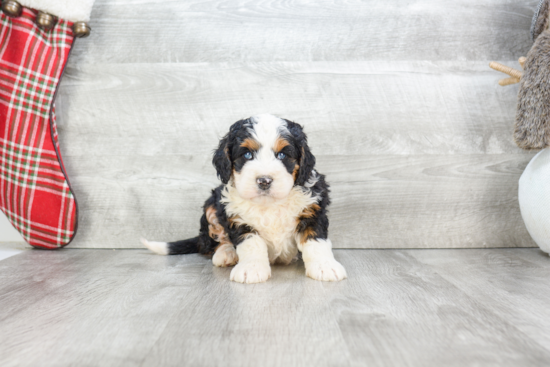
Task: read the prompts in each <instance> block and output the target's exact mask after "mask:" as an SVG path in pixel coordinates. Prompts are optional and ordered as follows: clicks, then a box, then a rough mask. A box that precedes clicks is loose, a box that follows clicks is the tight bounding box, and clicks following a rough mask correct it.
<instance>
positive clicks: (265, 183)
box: [256, 176, 273, 190]
mask: <svg viewBox="0 0 550 367" xmlns="http://www.w3.org/2000/svg"><path fill="white" fill-rule="evenodd" d="M256 182H257V183H258V187H259V188H260V189H262V190H267V189H269V186H271V183H272V182H273V179H272V178H271V177H265V176H264V177H258V178H257V179H256Z"/></svg>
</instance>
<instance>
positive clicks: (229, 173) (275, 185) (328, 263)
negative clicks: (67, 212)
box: [142, 115, 347, 283]
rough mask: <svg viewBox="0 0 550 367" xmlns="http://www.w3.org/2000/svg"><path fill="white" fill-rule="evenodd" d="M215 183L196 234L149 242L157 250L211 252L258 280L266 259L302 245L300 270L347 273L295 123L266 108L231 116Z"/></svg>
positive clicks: (324, 193)
mask: <svg viewBox="0 0 550 367" xmlns="http://www.w3.org/2000/svg"><path fill="white" fill-rule="evenodd" d="M212 163H213V164H214V167H215V168H216V171H217V173H218V177H219V178H220V180H221V181H222V185H221V186H219V187H218V188H216V189H215V190H213V191H212V195H211V196H210V198H209V199H208V200H207V201H206V203H205V204H204V214H203V215H202V218H201V221H200V222H201V223H200V224H201V228H200V232H199V235H198V237H195V238H191V239H187V240H183V241H177V242H169V243H165V242H149V241H147V240H142V242H143V244H144V245H145V246H146V247H148V248H149V249H150V250H152V251H154V252H156V253H159V254H162V255H176V254H189V253H197V252H199V253H201V254H211V253H213V257H212V263H213V264H214V265H215V266H221V267H224V266H233V265H235V267H234V268H233V269H232V271H231V276H230V278H231V280H233V281H235V282H239V283H259V282H265V281H266V280H268V279H269V278H270V277H271V267H270V264H275V263H279V264H288V263H290V262H291V261H292V259H294V258H295V257H296V256H297V254H298V251H301V252H302V258H303V260H304V264H305V268H306V275H307V276H309V277H311V278H313V279H317V280H324V281H338V280H342V279H344V278H346V277H347V275H346V270H345V269H344V267H343V266H342V265H341V264H340V263H339V262H338V261H336V260H335V259H334V256H333V254H332V243H331V241H330V240H329V239H328V237H327V236H328V224H329V223H328V218H327V207H328V205H329V204H330V199H329V187H328V185H327V183H326V182H325V176H324V175H322V174H319V173H318V172H317V171H315V157H314V156H313V154H311V151H310V150H309V147H308V145H307V137H306V135H305V134H304V132H303V130H302V127H301V126H300V125H298V124H296V123H294V122H292V121H288V120H284V119H280V118H278V117H275V116H272V115H259V116H254V117H251V118H248V119H245V120H240V121H237V122H236V123H234V124H233V125H232V126H231V128H230V130H229V133H228V134H227V135H226V136H225V137H223V139H221V141H220V143H219V146H218V149H217V150H216V151H215V152H214V158H213V160H212Z"/></svg>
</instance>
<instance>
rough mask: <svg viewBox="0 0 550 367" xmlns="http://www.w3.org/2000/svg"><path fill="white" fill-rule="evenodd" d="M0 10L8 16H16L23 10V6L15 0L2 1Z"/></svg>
mask: <svg viewBox="0 0 550 367" xmlns="http://www.w3.org/2000/svg"><path fill="white" fill-rule="evenodd" d="M2 11H3V12H4V14H6V15H7V16H9V17H18V16H20V15H21V12H22V11H23V7H22V6H21V4H19V3H18V2H17V1H13V0H7V1H2Z"/></svg>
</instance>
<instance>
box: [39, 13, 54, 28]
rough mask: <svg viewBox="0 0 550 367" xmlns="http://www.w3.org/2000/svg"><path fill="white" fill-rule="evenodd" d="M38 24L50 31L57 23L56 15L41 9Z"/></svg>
mask: <svg viewBox="0 0 550 367" xmlns="http://www.w3.org/2000/svg"><path fill="white" fill-rule="evenodd" d="M36 24H38V28H40V29H43V30H45V31H49V30H50V29H52V28H53V26H54V25H55V17H54V16H53V15H51V14H48V13H44V12H42V11H39V12H38V15H37V16H36Z"/></svg>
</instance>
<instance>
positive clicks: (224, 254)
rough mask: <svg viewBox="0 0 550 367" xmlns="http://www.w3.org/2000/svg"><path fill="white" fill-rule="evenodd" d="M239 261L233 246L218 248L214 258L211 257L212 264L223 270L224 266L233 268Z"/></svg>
mask: <svg viewBox="0 0 550 367" xmlns="http://www.w3.org/2000/svg"><path fill="white" fill-rule="evenodd" d="M238 261H239V257H238V256H237V251H235V247H233V245H223V246H220V247H219V248H218V249H217V250H216V252H215V253H214V256H212V264H214V266H219V267H221V268H224V267H226V266H233V265H235V264H236V263H237V262H238Z"/></svg>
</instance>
